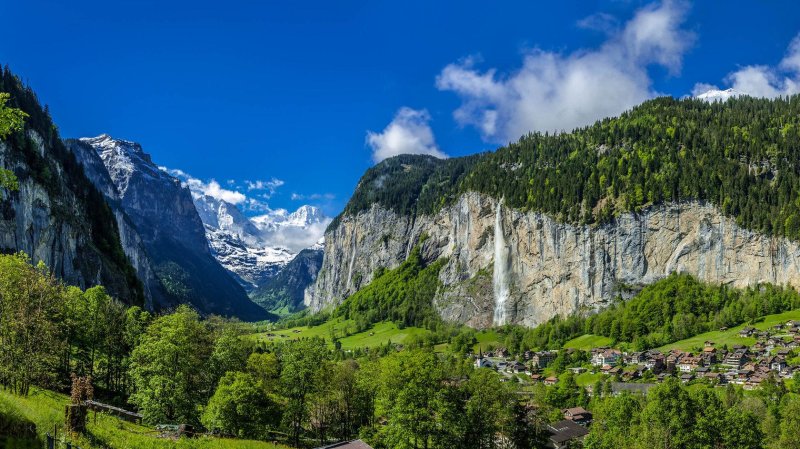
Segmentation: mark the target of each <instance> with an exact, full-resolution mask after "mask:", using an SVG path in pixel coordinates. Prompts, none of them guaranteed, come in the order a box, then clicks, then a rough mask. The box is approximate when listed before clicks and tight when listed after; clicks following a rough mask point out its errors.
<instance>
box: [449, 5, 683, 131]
mask: <svg viewBox="0 0 800 449" xmlns="http://www.w3.org/2000/svg"><path fill="white" fill-rule="evenodd" d="M685 12H686V7H685V4H684V3H681V2H675V1H665V2H663V3H660V4H651V5H648V6H645V7H643V8H641V9H639V10H638V11H637V12H636V13H635V15H634V17H633V18H631V19H630V20H629V21H628V22H627V23H625V24H624V25H623V26H622V27H621V28H619V27H615V26H614V24H613V21H612V20H611V19H610V18H609V17H608V16H607V15H595V16H592V17H590V18H587V19H584V20H582V21H580V22H579V26H582V27H591V28H597V29H602V30H603V31H606V32H607V33H608V38H607V40H606V41H605V42H604V43H603V44H602V45H601V46H600V47H599V48H595V49H585V50H579V51H575V52H573V53H570V54H561V53H555V52H550V51H544V50H540V49H535V50H531V51H529V52H527V53H526V54H525V55H524V58H523V61H522V67H521V68H520V69H519V70H517V71H516V72H514V73H511V74H508V75H501V74H498V73H497V70H495V69H488V70H486V71H483V72H481V71H479V70H478V69H477V68H476V67H475V65H476V64H475V60H474V59H473V58H467V59H465V60H464V61H461V62H458V63H454V64H450V65H448V66H447V67H445V68H444V69H443V70H442V72H441V73H440V74H439V76H438V77H437V78H436V85H437V87H438V88H439V89H440V90H446V91H452V92H455V93H456V94H458V95H459V96H460V97H461V99H462V105H461V107H459V108H458V109H457V110H456V111H455V112H454V113H453V116H454V117H455V119H456V121H458V122H459V123H460V124H461V125H462V126H463V125H470V126H475V127H476V128H478V129H479V130H480V132H481V134H482V135H483V138H484V139H485V140H487V141H499V142H503V141H511V140H516V139H517V138H519V137H520V136H521V135H523V134H526V133H528V132H529V131H560V130H568V129H572V128H575V127H578V126H583V125H588V124H591V123H592V122H594V121H595V120H598V119H601V118H604V117H608V116H613V115H617V114H619V113H621V112H623V111H625V110H626V109H629V108H630V107H632V106H634V105H636V104H638V103H641V102H642V101H644V100H646V99H648V98H651V97H654V96H656V95H657V93H656V92H655V91H654V90H653V89H652V82H651V79H650V77H649V75H648V72H647V69H648V67H649V66H651V65H654V64H655V65H660V66H663V67H665V68H666V69H667V70H668V71H669V72H670V73H672V74H675V73H678V72H679V71H680V69H681V63H682V59H683V55H684V53H685V52H686V50H687V49H688V48H689V47H690V46H691V44H692V43H693V41H694V35H693V34H692V33H691V32H688V31H686V30H684V29H682V28H681V25H682V23H683V20H684V16H685Z"/></svg>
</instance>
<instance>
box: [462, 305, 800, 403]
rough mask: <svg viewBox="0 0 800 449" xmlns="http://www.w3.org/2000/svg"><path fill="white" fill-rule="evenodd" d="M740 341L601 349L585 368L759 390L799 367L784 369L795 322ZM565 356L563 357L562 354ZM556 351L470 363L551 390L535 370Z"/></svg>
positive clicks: (502, 353) (796, 332)
mask: <svg viewBox="0 0 800 449" xmlns="http://www.w3.org/2000/svg"><path fill="white" fill-rule="evenodd" d="M739 336H740V337H743V338H752V339H755V340H756V342H755V343H754V344H752V345H749V346H747V345H734V346H732V347H730V348H728V347H718V346H717V345H716V344H715V343H714V342H712V341H706V342H705V344H704V346H703V349H702V350H700V351H696V352H686V351H680V350H677V349H673V350H670V351H668V352H661V351H658V350H649V351H641V352H625V353H623V352H621V351H619V350H617V349H614V348H609V347H601V348H594V349H592V350H591V353H590V354H591V358H590V362H591V365H592V366H593V367H594V370H596V371H597V372H601V373H604V374H607V375H609V376H610V377H613V378H615V379H617V380H618V381H619V382H645V381H663V380H664V379H665V378H666V377H669V376H676V377H679V378H680V379H681V381H683V382H684V383H688V382H691V381H693V380H695V379H707V380H709V381H711V382H712V383H714V384H716V385H726V384H729V383H730V384H735V385H741V386H742V387H744V388H745V389H755V388H759V387H760V386H761V384H762V382H764V381H765V380H767V379H770V378H773V379H775V380H776V381H780V380H781V379H788V378H791V377H792V376H793V375H794V373H795V372H796V371H798V372H800V367H793V366H790V365H789V363H788V360H789V358H790V357H791V355H792V354H793V353H794V352H793V351H795V350H797V349H800V322H795V321H789V322H788V323H785V324H780V325H776V326H773V327H772V328H770V329H769V330H766V331H761V330H758V329H754V328H752V327H745V328H744V329H742V330H741V331H740V332H739ZM566 351H569V350H568V349H567V350H566ZM557 356H558V351H540V352H533V351H526V352H525V353H524V354H521V355H520V357H518V358H517V359H512V358H510V357H511V354H509V352H508V351H507V350H505V349H503V348H501V349H498V350H496V351H494V352H488V353H486V354H482V353H481V354H479V355H477V356H476V358H475V366H477V367H489V368H493V369H496V370H498V371H500V372H503V373H507V374H513V373H517V374H522V373H524V374H526V375H528V376H530V379H531V380H532V381H534V382H543V383H544V384H545V385H555V384H556V383H558V378H557V377H555V376H544V375H542V374H540V372H541V370H542V369H544V368H546V367H547V366H548V365H550V364H551V363H552V362H553V360H555V358H556V357H557ZM569 369H570V370H572V371H573V372H575V373H576V374H577V373H580V372H582V371H585V370H586V368H584V367H572V368H569Z"/></svg>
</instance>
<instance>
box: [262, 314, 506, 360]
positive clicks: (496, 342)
mask: <svg viewBox="0 0 800 449" xmlns="http://www.w3.org/2000/svg"><path fill="white" fill-rule="evenodd" d="M348 328H349V329H350V330H351V331H352V330H354V329H355V323H354V322H353V321H351V320H343V319H341V318H334V319H332V320H329V321H326V322H324V323H322V324H320V325H318V326H311V327H309V326H300V327H293V328H290V329H282V330H277V331H271V332H260V333H256V334H250V335H249V338H252V339H255V340H263V341H282V340H293V339H298V338H310V337H320V338H324V339H325V340H327V341H328V342H329V343H330V339H331V332H333V334H334V335H335V336H336V338H338V339H339V342H340V343H341V344H342V349H345V350H348V349H355V348H374V347H377V346H382V345H385V344H386V343H387V342H388V341H391V342H392V343H397V344H405V343H408V342H409V341H410V339H411V338H414V337H421V336H424V335H426V334H428V333H430V331H429V330H427V329H423V328H419V327H407V328H405V329H398V328H397V325H395V324H394V323H392V322H383V323H378V324H376V325H375V326H373V327H372V328H371V329H368V330H366V331H364V332H359V333H354V334H352V335H349V336H346V335H347V329H348ZM268 333H271V334H274V337H268V336H267V334H268ZM370 334H373V335H370ZM475 339H476V340H477V341H478V342H477V343H476V344H475V345H474V351H475V352H477V351H478V350H479V349H482V350H483V351H486V350H487V349H488V348H489V347H493V348H498V347H500V346H502V344H501V341H500V339H501V338H500V336H499V335H498V334H497V332H496V331H494V330H491V329H489V330H483V331H479V332H476V333H475ZM436 350H437V351H445V350H447V343H443V344H439V345H436Z"/></svg>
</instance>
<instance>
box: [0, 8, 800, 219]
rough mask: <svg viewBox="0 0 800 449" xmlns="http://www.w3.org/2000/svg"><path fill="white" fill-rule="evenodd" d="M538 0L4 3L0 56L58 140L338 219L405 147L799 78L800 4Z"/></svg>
mask: <svg viewBox="0 0 800 449" xmlns="http://www.w3.org/2000/svg"><path fill="white" fill-rule="evenodd" d="M539 3H540V2H529V1H526V2H510V1H499V2H485V1H471V0H461V1H458V2H444V1H404V2H379V1H353V0H345V1H336V2H293V1H281V2H277V1H239V0H229V1H226V2H218V1H217V2H204V1H201V0H195V1H169V0H161V1H152V0H144V1H138V0H137V1H127V0H123V1H86V0H72V1H69V2H63V1H41V0H25V1H8V0H2V1H0V17H2V18H3V26H2V27H0V42H2V43H0V62H2V63H3V64H8V65H9V66H10V67H11V69H12V70H13V71H14V72H15V73H17V74H18V75H20V76H21V77H22V78H23V79H24V80H26V81H27V82H28V83H30V85H31V86H32V87H33V88H34V89H35V90H36V91H37V92H38V94H39V96H40V99H41V100H42V101H43V102H44V103H47V104H49V105H50V110H51V112H52V115H53V117H54V118H55V120H56V123H57V124H58V126H59V127H60V130H61V134H62V135H63V136H64V137H80V136H93V135H98V134H100V133H104V132H105V133H109V134H111V135H112V136H114V137H118V138H125V139H129V140H135V141H138V142H140V143H142V145H143V146H144V147H145V150H146V151H148V152H150V153H151V154H152V155H153V158H154V160H155V161H156V162H157V163H158V164H160V165H163V166H166V167H169V168H171V169H180V170H183V171H184V172H186V173H189V174H191V176H192V177H194V178H197V179H200V180H202V181H203V182H204V183H206V184H208V185H210V184H209V183H210V181H211V180H212V179H214V180H216V181H218V183H219V184H220V186H219V188H217V189H216V190H214V191H215V192H220V191H221V192H223V194H225V192H226V191H231V192H230V194H233V191H236V192H238V193H239V194H241V196H229V197H230V198H233V199H237V200H238V199H240V198H241V197H247V198H252V199H254V200H256V201H253V202H252V203H247V202H241V205H242V206H243V207H248V206H246V205H247V204H252V205H254V206H252V207H256V208H258V207H264V206H265V205H266V204H268V205H269V207H271V208H279V207H281V208H287V209H290V210H293V209H295V208H296V207H298V206H300V205H301V204H305V203H310V204H315V205H319V206H321V207H323V208H324V210H325V211H326V212H327V213H329V214H335V213H337V212H339V211H340V210H341V208H342V207H343V206H344V204H345V203H346V201H347V199H348V197H349V195H350V194H351V193H352V191H353V189H354V187H355V185H356V183H357V181H358V179H359V177H360V176H361V174H362V173H363V172H364V170H365V169H367V168H368V167H370V166H371V165H373V164H374V162H375V161H376V160H379V159H380V158H382V157H385V156H389V155H392V154H396V153H397V152H402V151H413V152H425V153H430V154H436V155H440V156H443V155H447V156H459V155H465V154H470V153H474V152H478V151H483V150H487V149H494V148H496V147H497V146H499V145H501V144H502V143H504V142H506V141H508V140H509V139H516V138H517V137H518V135H519V134H521V133H523V132H524V131H526V130H530V129H570V128H572V127H573V126H576V125H580V124H583V123H585V122H591V121H593V120H594V119H597V118H600V117H601V116H604V115H609V114H616V113H618V112H620V111H621V110H624V109H626V108H627V107H629V106H630V105H631V104H635V103H637V102H639V101H641V100H643V99H645V98H649V97H652V96H654V95H656V94H659V93H661V94H670V95H674V96H684V95H687V94H691V93H692V92H693V90H696V89H700V88H703V86H700V87H697V84H698V83H706V84H709V85H715V86H718V87H721V88H727V87H731V86H734V87H735V88H737V90H744V91H747V92H746V93H751V94H753V95H763V96H774V95H778V94H786V93H794V92H796V91H797V90H798V89H800V87H799V86H800V75H798V73H800V41H794V42H795V43H796V44H797V45H794V46H793V39H794V38H795V37H796V36H797V35H798V32H800V4H798V2H788V1H787V2H777V1H772V2H764V3H761V4H760V5H759V6H757V7H756V6H753V5H752V2H738V1H724V2H723V1H703V2H696V3H690V2H637V1H609V2H602V1H577V0H576V1H564V2H559V3H560V4H558V5H548V6H545V5H541V4H539ZM762 5H769V6H768V7H765V6H762ZM795 50H796V52H795ZM229 180H232V181H234V182H232V183H229V182H228V181H229ZM246 181H250V185H249V187H248V184H247V183H246ZM257 181H262V183H258V182H257ZM276 181H278V182H276ZM280 181H282V182H280ZM258 205H260V206H258ZM249 212H250V213H257V212H258V211H257V210H251V211H249Z"/></svg>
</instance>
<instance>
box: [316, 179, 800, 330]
mask: <svg viewBox="0 0 800 449" xmlns="http://www.w3.org/2000/svg"><path fill="white" fill-rule="evenodd" d="M498 223H499V224H500V226H501V227H502V232H501V233H499V234H497V233H496V229H497V228H498ZM423 234H425V235H427V236H428V237H429V238H428V239H426V240H425V241H424V243H423V246H422V250H423V255H424V256H425V258H426V259H428V260H434V259H438V258H447V263H446V264H445V266H444V267H443V268H442V270H441V271H440V280H441V281H442V283H443V285H444V287H443V289H441V290H440V291H439V293H438V294H437V299H436V306H437V308H438V310H439V311H440V314H441V315H442V317H443V318H445V319H446V320H450V321H455V322H461V323H466V324H468V325H470V326H473V327H478V328H483V327H488V326H491V325H492V324H493V321H495V324H500V323H497V322H496V321H498V320H497V317H498V316H500V319H499V321H500V322H502V323H516V324H522V325H526V326H535V325H537V324H539V323H542V322H544V321H546V320H548V319H550V318H551V317H553V316H555V315H562V316H563V315H568V314H571V313H575V312H580V311H589V310H596V309H598V308H600V307H602V306H604V305H607V304H608V303H609V301H610V300H611V299H612V298H614V297H615V296H616V295H617V294H619V293H620V292H622V291H624V290H627V289H629V288H631V287H636V286H641V285H644V284H648V283H651V282H653V281H655V280H657V279H660V278H662V277H665V276H666V275H668V274H669V273H671V272H685V273H690V274H692V275H694V276H696V277H697V278H699V279H701V280H703V281H707V282H712V283H720V284H727V285H732V286H735V287H745V286H748V285H754V284H757V283H763V282H770V283H775V284H790V285H793V286H796V287H797V286H800V246H798V244H797V243H796V242H792V241H789V240H787V239H784V238H775V237H770V236H765V235H761V234H759V233H756V232H752V231H749V230H746V229H743V228H741V227H739V226H737V225H736V223H735V221H734V220H733V219H731V218H729V217H725V216H723V215H722V214H721V213H720V211H719V210H718V209H716V208H715V207H713V206H710V205H707V204H705V203H700V202H687V203H680V204H665V205H658V206H652V207H650V208H648V209H646V210H644V211H643V212H641V213H639V214H623V215H621V216H619V217H617V218H616V219H615V220H614V221H612V222H610V223H607V224H604V225H601V226H575V225H570V224H565V223H561V222H559V221H557V220H555V219H554V218H552V217H550V216H547V215H544V214H541V213H536V212H522V211H519V210H515V209H510V208H507V207H504V206H503V205H501V204H498V200H497V199H495V198H491V197H488V196H485V195H481V194H477V193H467V194H464V195H462V196H460V197H459V198H458V200H457V201H455V203H454V204H453V205H451V206H449V207H446V208H444V209H442V210H441V211H439V212H438V213H436V214H433V215H420V216H417V217H415V218H414V217H411V216H404V215H398V214H397V213H395V212H393V211H390V210H387V209H385V208H383V207H381V206H379V205H377V204H376V205H373V206H372V208H371V209H369V210H367V211H364V212H360V213H358V214H357V215H355V216H353V215H344V216H342V217H340V219H339V220H338V222H337V225H336V226H335V227H333V228H332V229H330V230H329V231H328V233H327V234H326V236H325V242H326V252H325V257H324V261H323V266H322V269H321V271H320V273H319V276H318V278H317V282H316V283H315V284H314V285H313V286H312V287H310V288H309V289H308V290H307V291H306V295H305V302H306V304H307V305H308V306H309V307H310V308H312V309H313V310H320V309H323V308H326V307H328V306H331V305H335V304H338V303H340V302H341V301H342V300H343V299H344V298H346V297H347V296H348V295H350V294H352V293H354V292H355V291H357V290H358V288H360V287H361V286H363V285H365V284H366V283H368V282H369V281H370V280H371V279H372V275H373V273H374V272H375V270H376V269H378V268H379V267H390V268H391V267H395V266H397V265H399V264H400V263H401V262H402V261H403V260H404V259H405V258H406V257H407V255H408V254H409V252H410V250H411V248H413V246H414V245H415V244H416V243H417V242H418V241H419V240H420V236H421V235H423ZM498 236H502V237H503V238H502V239H500V238H498ZM498 245H502V246H504V248H505V249H504V248H502V247H500V248H499V247H498ZM496 254H500V255H505V254H507V256H503V257H504V258H505V257H507V258H506V259H504V260H503V263H504V264H506V265H505V267H504V268H503V269H501V270H496V269H495V267H494V264H495V263H496V261H495V257H496ZM498 273H501V274H502V275H500V274H498ZM498 283H501V285H498ZM498 292H503V293H502V294H507V298H506V299H505V301H504V303H503V304H504V305H502V308H503V310H502V311H499V310H495V306H496V300H497V299H498V298H497V297H498V296H499V293H498ZM502 312H505V318H502V315H503V313H502Z"/></svg>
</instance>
